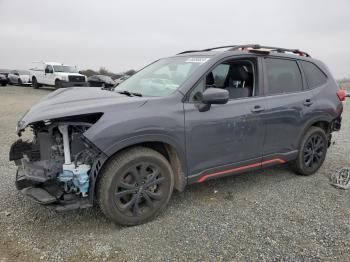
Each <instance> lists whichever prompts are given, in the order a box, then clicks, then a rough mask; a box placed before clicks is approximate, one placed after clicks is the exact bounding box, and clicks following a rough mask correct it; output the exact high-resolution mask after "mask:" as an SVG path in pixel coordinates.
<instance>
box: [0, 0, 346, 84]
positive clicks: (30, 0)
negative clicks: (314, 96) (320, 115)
mask: <svg viewBox="0 0 350 262" xmlns="http://www.w3.org/2000/svg"><path fill="white" fill-rule="evenodd" d="M246 43H259V44H265V45H273V46H281V47H286V48H299V49H301V50H305V51H307V52H309V53H310V54H311V56H313V57H316V58H319V59H321V60H322V61H324V62H325V63H326V64H327V65H328V66H329V68H330V69H331V71H332V72H333V74H334V75H335V77H336V78H343V77H350V1H349V0H309V1H302V0H286V1H281V0H265V1H261V0H255V1H254V0H250V1H241V0H240V1H236V0H227V1H225V0H211V1H208V0H198V1H194V0H192V1H191V0H174V1H169V0H139V1H135V0H127V1H112V0H111V1H108V0H96V1H89V0H59V1H58V0H57V1H54V0H51V1H48V0H46V1H44V0H22V1H20V0H0V68H10V69H15V68H16V69H26V68H29V67H30V66H31V62H33V61H40V60H44V61H57V62H64V63H67V64H73V65H77V66H78V68H79V69H87V68H92V69H98V68H99V67H101V66H105V67H106V68H107V69H109V70H111V71H114V72H121V71H126V70H127V69H131V68H134V69H139V68H141V67H142V66H143V65H145V64H148V63H150V62H152V61H153V60H156V59H158V58H159V57H164V56H169V55H173V54H176V53H178V52H180V51H183V50H188V49H200V48H208V47H212V46H218V45H226V44H246Z"/></svg>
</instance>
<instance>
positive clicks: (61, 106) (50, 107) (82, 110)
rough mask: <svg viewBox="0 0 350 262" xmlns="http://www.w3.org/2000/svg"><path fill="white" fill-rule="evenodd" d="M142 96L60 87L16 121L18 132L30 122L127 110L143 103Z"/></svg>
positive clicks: (89, 88)
mask: <svg viewBox="0 0 350 262" xmlns="http://www.w3.org/2000/svg"><path fill="white" fill-rule="evenodd" d="M146 101H147V99H146V98H145V97H136V96H133V97H129V96H126V95H122V94H119V93H115V92H111V91H108V90H102V89H101V88H96V87H71V88H61V89H58V90H56V91H54V92H52V93H50V94H49V95H48V96H46V97H44V98H43V99H41V100H40V101H39V103H37V104H36V105H35V106H33V107H32V108H31V109H30V110H29V111H28V112H27V113H26V114H25V115H24V116H23V118H22V119H21V120H20V121H19V122H18V126H17V133H20V132H21V131H22V130H23V129H25V128H26V127H27V126H28V125H29V124H31V123H35V122H39V121H43V120H51V119H55V118H61V117H67V116H75V115H81V114H89V113H104V112H106V111H110V110H113V111H114V112H116V113H118V111H120V110H118V109H119V108H120V109H123V110H125V109H126V110H127V109H128V108H131V107H134V108H135V107H140V106H142V105H143V104H145V103H146Z"/></svg>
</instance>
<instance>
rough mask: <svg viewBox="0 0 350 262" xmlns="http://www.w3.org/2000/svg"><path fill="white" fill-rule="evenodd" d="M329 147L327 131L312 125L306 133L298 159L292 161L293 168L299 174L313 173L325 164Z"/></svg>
mask: <svg viewBox="0 0 350 262" xmlns="http://www.w3.org/2000/svg"><path fill="white" fill-rule="evenodd" d="M327 148H328V140H327V136H326V133H325V131H324V130H323V129H322V128H319V127H315V126H313V127H311V128H310V129H309V130H308V131H307V132H306V133H305V135H304V137H303V139H302V141H301V144H300V148H299V152H298V157H297V159H296V160H295V161H294V162H292V165H291V167H292V169H293V170H294V171H295V172H296V173H297V174H299V175H304V176H308V175H312V174H314V173H315V172H316V171H317V170H318V169H319V168H320V167H321V166H322V164H323V162H324V160H325V158H326V154H327Z"/></svg>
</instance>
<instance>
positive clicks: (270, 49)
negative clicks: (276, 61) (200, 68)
mask: <svg viewBox="0 0 350 262" xmlns="http://www.w3.org/2000/svg"><path fill="white" fill-rule="evenodd" d="M222 48H229V49H228V50H227V51H238V50H242V51H244V50H248V51H252V50H256V51H258V50H259V49H264V50H263V51H268V52H277V53H293V54H297V55H300V56H306V57H311V56H310V55H309V54H308V53H306V52H304V51H300V50H299V49H287V48H281V47H271V46H262V45H258V44H250V45H227V46H218V47H212V48H206V49H202V50H188V51H184V52H181V53H178V55H180V54H187V53H194V52H206V51H212V50H216V49H222Z"/></svg>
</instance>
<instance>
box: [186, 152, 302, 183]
mask: <svg viewBox="0 0 350 262" xmlns="http://www.w3.org/2000/svg"><path fill="white" fill-rule="evenodd" d="M297 155H298V151H297V150H294V151H290V152H288V153H280V154H272V155H267V156H263V157H262V158H255V159H251V160H247V161H241V162H238V163H234V164H229V165H225V166H220V167H215V168H210V169H207V170H204V171H202V172H200V173H198V174H195V175H192V176H189V177H188V180H187V182H188V184H193V183H202V182H204V181H207V180H209V179H213V178H217V177H224V176H228V175H233V174H238V173H243V172H248V171H253V170H257V169H260V168H263V167H269V166H275V165H280V164H285V163H287V162H288V161H291V160H294V159H296V157H297Z"/></svg>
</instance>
